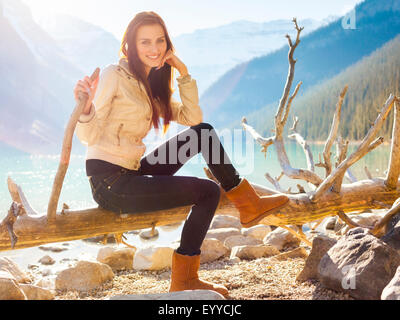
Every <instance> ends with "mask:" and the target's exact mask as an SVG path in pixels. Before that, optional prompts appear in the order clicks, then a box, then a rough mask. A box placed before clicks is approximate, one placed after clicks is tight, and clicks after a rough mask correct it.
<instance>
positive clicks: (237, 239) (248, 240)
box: [224, 234, 263, 249]
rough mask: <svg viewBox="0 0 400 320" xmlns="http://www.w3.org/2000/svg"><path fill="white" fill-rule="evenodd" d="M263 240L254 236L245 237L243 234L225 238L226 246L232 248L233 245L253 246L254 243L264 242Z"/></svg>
mask: <svg viewBox="0 0 400 320" xmlns="http://www.w3.org/2000/svg"><path fill="white" fill-rule="evenodd" d="M262 243H263V242H262V241H261V240H257V239H255V238H252V237H245V236H243V235H241V234H240V235H237V236H231V237H228V238H226V239H225V241H224V246H225V247H227V248H229V249H232V248H233V247H236V246H253V245H259V244H262Z"/></svg>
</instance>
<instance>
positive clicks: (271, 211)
mask: <svg viewBox="0 0 400 320" xmlns="http://www.w3.org/2000/svg"><path fill="white" fill-rule="evenodd" d="M289 201H290V199H288V200H287V201H286V202H285V203H284V204H282V205H280V206H279V207H276V208H274V209H271V210H268V211H265V212H264V213H263V214H262V215H260V216H258V217H257V218H255V219H254V220H251V221H250V222H246V223H243V222H241V221H240V223H241V224H242V226H243V227H245V228H250V227H254V226H255V225H257V224H258V222H260V221H261V220H262V219H264V218H265V217H268V216H269V215H271V214H274V213H276V212H277V211H279V210H280V209H282V208H283V207H285V206H286V205H287V204H288V203H289Z"/></svg>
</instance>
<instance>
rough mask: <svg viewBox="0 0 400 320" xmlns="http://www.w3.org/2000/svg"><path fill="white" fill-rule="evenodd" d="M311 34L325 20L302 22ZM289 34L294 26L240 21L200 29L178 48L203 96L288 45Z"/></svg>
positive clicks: (280, 22)
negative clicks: (240, 68) (248, 63)
mask: <svg viewBox="0 0 400 320" xmlns="http://www.w3.org/2000/svg"><path fill="white" fill-rule="evenodd" d="M298 21H299V23H301V25H302V26H305V30H304V32H305V33H309V32H312V31H314V30H315V29H317V28H318V27H320V26H321V25H323V24H324V23H325V22H324V21H316V20H312V19H306V20H298ZM286 34H290V35H291V36H293V35H294V32H293V23H292V22H291V21H289V20H276V21H268V22H264V23H258V22H250V21H236V22H233V23H230V24H227V25H223V26H220V27H216V28H209V29H202V30H197V31H195V32H193V33H190V34H183V35H180V36H178V37H176V38H175V39H173V40H174V45H175V47H176V49H177V52H178V54H179V55H180V56H181V57H182V60H183V61H185V63H186V64H187V65H188V66H189V67H190V70H191V73H192V74H193V76H194V77H195V78H196V80H197V83H198V86H199V93H200V94H202V93H203V92H204V91H205V90H206V89H207V88H208V87H209V86H210V85H211V84H212V83H213V82H215V81H217V80H218V78H219V77H220V76H222V75H223V74H224V73H225V72H226V71H228V70H230V69H231V68H233V67H234V66H236V65H238V64H240V63H242V62H245V61H249V60H251V59H253V58H255V57H258V56H262V55H266V54H268V53H270V52H272V51H275V50H277V49H279V48H280V47H282V46H283V45H285V44H287V39H286V38H285V35H286Z"/></svg>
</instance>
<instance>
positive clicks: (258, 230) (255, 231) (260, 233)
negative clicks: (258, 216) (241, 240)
mask: <svg viewBox="0 0 400 320" xmlns="http://www.w3.org/2000/svg"><path fill="white" fill-rule="evenodd" d="M271 231H272V229H271V227H270V226H266V225H263V224H259V225H256V226H253V227H250V228H243V229H242V234H243V235H244V236H246V237H253V238H255V239H258V240H261V241H263V240H264V238H265V237H266V235H267V234H268V233H270V232H271Z"/></svg>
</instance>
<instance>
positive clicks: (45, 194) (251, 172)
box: [0, 137, 390, 267]
mask: <svg viewBox="0 0 400 320" xmlns="http://www.w3.org/2000/svg"><path fill="white" fill-rule="evenodd" d="M159 143H160V142H158V143H157V142H155V143H153V144H152V145H151V143H149V144H146V145H148V149H147V150H148V151H151V150H152V148H153V147H154V146H156V145H158V144H159ZM233 145H234V146H236V145H238V146H239V147H237V148H233V149H234V150H233V151H232V153H231V152H230V151H229V152H228V150H227V153H228V155H229V156H230V158H231V159H232V162H233V164H234V165H235V167H236V168H237V170H238V171H239V173H241V174H242V175H243V176H244V177H246V178H247V179H248V180H250V181H252V182H255V183H257V184H261V185H265V186H267V187H269V188H273V186H272V185H271V184H270V183H269V182H268V181H267V180H266V178H265V177H264V175H265V173H269V174H270V175H271V176H272V177H277V176H279V175H280V174H281V172H282V170H281V168H280V165H279V163H278V160H277V157H276V152H275V149H274V147H273V146H271V147H270V148H269V149H268V153H267V156H266V158H265V157H264V154H263V153H262V152H261V151H260V146H259V145H257V144H254V143H253V142H252V141H251V140H246V139H244V137H242V138H241V139H239V140H238V142H235V144H233ZM224 146H225V143H224ZM323 147H324V146H323V145H321V144H312V145H311V150H312V153H313V157H314V162H318V154H319V153H322V150H323ZM355 148H356V145H352V146H350V147H349V153H350V152H352V151H354V150H355ZM227 149H228V148H227ZM236 149H237V150H236ZM73 150H74V149H73ZM286 151H287V154H288V157H289V159H290V161H291V165H292V167H296V168H306V159H305V155H304V152H303V149H302V148H301V147H300V146H299V145H297V144H296V143H294V142H291V141H288V142H287V144H286ZM332 153H333V155H334V153H335V152H334V148H333V150H332ZM0 155H1V157H0V161H1V163H0V208H1V209H0V219H1V218H3V217H4V216H5V214H6V213H7V211H8V209H9V207H10V204H11V197H10V195H9V192H8V189H7V177H8V176H10V177H11V178H12V179H13V180H14V181H15V182H16V183H17V184H18V185H20V186H21V187H22V189H23V191H24V193H25V196H26V197H27V199H28V200H29V202H30V204H31V205H32V207H33V208H34V209H35V210H36V211H37V212H40V213H45V212H46V211H47V204H48V201H49V197H50V193H51V188H52V184H53V180H54V176H55V174H56V171H57V168H58V163H59V156H58V155H28V154H23V153H21V152H17V151H14V150H12V149H10V148H7V147H1V148H0ZM389 155H390V146H389V145H381V146H379V147H378V148H377V149H375V150H374V151H372V152H371V153H369V154H367V155H366V156H365V157H364V158H363V159H361V160H360V161H359V162H358V163H356V164H355V165H354V166H353V167H351V170H352V173H353V174H354V175H355V176H356V178H357V179H359V180H363V179H367V175H366V174H365V171H364V167H365V166H367V167H368V169H369V171H370V172H371V174H372V175H373V176H374V177H378V176H384V172H385V170H386V169H387V166H388V162H389ZM333 163H334V161H333ZM204 167H206V164H205V162H204V160H203V158H202V156H201V155H197V156H195V157H194V158H192V159H191V160H190V161H189V162H188V163H187V164H186V165H185V166H184V167H183V168H182V169H181V170H180V171H179V172H178V173H177V175H181V176H197V177H204V178H206V176H205V173H204V171H203V168H204ZM316 171H317V173H318V174H319V175H320V176H323V174H324V170H322V169H321V168H317V170H316ZM344 183H348V181H346V179H345V181H344ZM297 184H301V185H302V186H303V187H305V189H306V190H309V189H308V187H307V184H306V183H304V182H302V181H294V180H292V181H291V180H290V179H288V178H287V177H285V176H284V177H282V179H281V180H280V185H281V187H282V188H284V189H288V188H290V187H291V189H292V191H293V192H296V191H297V187H296V185H297ZM63 203H66V204H68V205H69V206H70V208H72V209H82V208H88V207H93V206H97V204H96V203H95V202H94V201H93V200H92V195H91V191H90V186H89V183H88V180H87V178H86V172H85V154H74V152H72V156H71V161H70V164H69V168H68V172H67V175H66V177H65V180H64V185H63V189H62V192H61V196H60V201H59V208H60V207H61V206H62V204H63ZM181 228H182V225H181V226H180V227H177V228H175V229H174V230H172V231H166V229H163V228H160V229H159V231H160V234H159V236H158V238H156V239H153V240H143V239H142V238H140V237H139V236H138V235H134V234H128V242H129V243H131V244H132V245H135V246H138V247H145V246H149V245H167V244H169V243H171V242H173V241H175V240H179V238H180V232H181ZM66 245H68V246H69V250H68V251H67V252H66V253H58V257H59V258H62V257H63V255H65V257H67V256H68V257H71V256H74V257H76V258H79V259H93V258H95V256H96V252H97V251H98V249H99V245H95V244H89V243H87V242H84V241H81V240H79V241H72V242H69V243H67V244H66ZM43 255H44V253H43V252H41V250H38V249H37V248H28V249H21V250H15V251H7V252H1V253H0V256H8V257H10V258H13V260H14V261H16V262H17V263H19V264H21V265H22V266H25V267H26V266H27V265H28V264H29V263H32V261H35V260H38V259H40V257H41V256H43Z"/></svg>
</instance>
